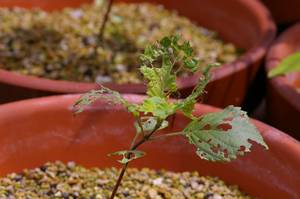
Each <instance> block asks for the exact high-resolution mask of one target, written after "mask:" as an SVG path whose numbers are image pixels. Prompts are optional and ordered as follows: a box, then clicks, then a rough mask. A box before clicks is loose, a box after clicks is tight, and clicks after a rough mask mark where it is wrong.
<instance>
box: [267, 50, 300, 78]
mask: <svg viewBox="0 0 300 199" xmlns="http://www.w3.org/2000/svg"><path fill="white" fill-rule="evenodd" d="M296 71H300V52H296V53H294V54H291V55H289V56H287V57H286V58H285V59H283V60H282V62H280V64H278V66H276V67H275V68H274V69H272V70H271V71H270V72H269V73H268V77H269V78H273V77H276V76H279V75H285V74H288V73H291V72H296Z"/></svg>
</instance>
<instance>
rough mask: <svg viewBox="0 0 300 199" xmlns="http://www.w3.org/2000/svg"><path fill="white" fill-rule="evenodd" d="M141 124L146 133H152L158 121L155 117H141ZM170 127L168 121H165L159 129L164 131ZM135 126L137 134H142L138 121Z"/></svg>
mask: <svg viewBox="0 0 300 199" xmlns="http://www.w3.org/2000/svg"><path fill="white" fill-rule="evenodd" d="M141 124H142V128H143V131H144V132H152V131H153V130H154V128H155V127H156V124H157V119H156V118H155V117H141ZM168 125H169V123H168V121H166V120H164V121H163V122H162V123H161V126H160V127H159V129H158V130H161V129H164V128H166V127H168ZM134 126H135V128H136V130H137V133H141V132H142V130H141V127H140V125H139V124H138V122H137V121H135V123H134Z"/></svg>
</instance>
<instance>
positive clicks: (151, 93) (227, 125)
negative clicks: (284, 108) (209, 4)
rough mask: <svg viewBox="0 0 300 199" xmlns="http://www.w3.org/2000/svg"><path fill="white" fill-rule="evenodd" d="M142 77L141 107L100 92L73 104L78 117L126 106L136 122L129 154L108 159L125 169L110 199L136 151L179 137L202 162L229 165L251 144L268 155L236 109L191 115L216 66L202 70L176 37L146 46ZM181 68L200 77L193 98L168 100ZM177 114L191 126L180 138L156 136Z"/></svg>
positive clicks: (189, 49)
mask: <svg viewBox="0 0 300 199" xmlns="http://www.w3.org/2000/svg"><path fill="white" fill-rule="evenodd" d="M140 59H141V67H140V72H141V73H142V75H143V77H144V79H145V80H146V84H147V96H146V98H145V99H144V100H143V102H142V103H140V104H133V103H130V102H129V101H127V100H126V99H125V98H123V97H122V95H120V94H119V93H118V92H116V91H113V90H110V89H109V88H106V87H103V86H101V88H100V89H99V90H92V91H90V92H88V93H86V94H83V95H82V96H81V97H80V99H79V100H78V101H77V102H76V103H75V105H74V106H75V109H76V112H77V113H79V112H82V111H83V110H84V107H85V106H87V105H90V104H92V103H93V102H95V101H96V100H98V99H101V100H104V101H106V102H107V103H111V104H120V105H122V106H124V107H125V108H126V109H127V111H128V112H129V113H131V114H132V115H133V116H134V118H135V121H134V124H133V125H134V126H135V130H136V131H135V135H134V138H133V140H132V142H131V144H130V147H129V149H127V150H121V151H117V152H114V153H111V154H109V156H114V155H120V156H121V157H122V158H121V159H120V160H119V162H120V163H121V164H122V165H123V167H122V169H121V172H120V174H119V177H118V179H117V182H116V184H115V187H114V189H113V191H112V193H111V197H110V198H111V199H113V198H114V197H115V195H116V193H117V190H118V187H119V186H120V184H121V181H122V178H123V176H124V174H125V171H126V168H127V167H128V165H129V163H130V162H131V161H133V160H135V159H137V158H141V157H143V156H144V155H145V152H144V151H140V150H138V149H139V147H140V146H141V145H143V144H144V143H146V142H149V141H153V144H155V142H154V141H155V140H158V139H164V138H170V137H173V136H182V137H184V138H185V139H188V141H189V142H190V144H192V145H194V146H195V149H196V154H197V155H198V156H199V157H200V158H201V159H204V160H208V161H213V162H216V161H223V162H228V161H231V160H234V159H236V158H237V157H238V156H242V155H244V154H245V153H246V152H250V149H251V146H252V142H256V143H257V144H260V145H262V146H263V147H264V148H266V149H268V146H267V144H266V143H265V142H264V140H263V138H262V136H261V135H260V133H259V132H258V130H257V129H256V127H255V126H254V125H253V124H252V123H251V122H250V120H249V118H248V116H247V114H246V112H244V111H242V110H241V108H239V107H234V106H228V107H227V108H225V109H224V110H222V111H220V112H214V113H209V114H206V115H202V116H200V117H198V116H195V115H193V110H194V106H195V103H196V101H197V99H198V98H199V97H200V96H201V95H203V94H204V92H205V90H204V89H205V86H206V85H207V83H208V82H209V79H210V69H211V68H212V67H214V66H215V65H216V64H211V65H208V66H206V67H202V66H201V62H200V60H198V59H197V58H196V57H195V56H194V53H193V48H192V47H191V45H190V43H189V42H187V41H182V40H181V39H180V37H179V36H171V37H164V38H163V39H161V40H160V41H157V42H156V43H155V44H153V45H149V46H148V47H146V49H145V50H144V53H143V54H142V55H141V56H140ZM180 68H184V69H186V70H189V71H190V72H191V73H196V72H197V71H198V72H199V71H202V73H201V74H202V75H201V76H200V78H199V81H198V83H197V85H196V86H195V88H194V89H193V91H192V92H191V94H190V95H189V96H188V97H186V98H185V99H181V100H171V96H172V95H175V94H176V93H177V92H178V88H177V85H176V79H177V72H178V70H179V69H180ZM176 112H181V113H182V114H184V116H185V117H187V118H189V119H190V120H191V121H190V123H189V124H188V125H187V126H186V127H185V128H184V129H183V130H182V131H180V132H168V133H161V132H160V130H161V129H164V128H166V127H168V126H169V125H170V124H169V122H168V118H170V117H172V116H174V115H175V114H176Z"/></svg>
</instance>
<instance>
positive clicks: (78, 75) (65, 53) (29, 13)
mask: <svg viewBox="0 0 300 199" xmlns="http://www.w3.org/2000/svg"><path fill="white" fill-rule="evenodd" d="M97 2H98V5H96V4H90V5H83V6H82V7H80V8H65V9H63V10H60V11H54V12H51V13H48V12H46V11H43V10H41V9H37V8H34V9H32V10H28V9H23V8H17V7H15V8H0V68H3V69H6V70H10V71H16V72H18V73H21V74H26V75H34V76H38V77H45V78H50V79H59V80H72V81H84V82H95V81H98V82H100V83H108V82H115V83H120V84H122V83H138V82H141V77H140V75H139V74H138V72H137V67H138V66H139V61H138V60H139V59H138V55H139V54H140V53H141V52H142V51H143V49H144V48H145V46H146V45H147V44H149V43H150V42H151V43H152V42H155V41H157V40H159V39H161V38H162V37H163V36H170V35H174V34H179V35H181V36H182V38H183V39H184V40H189V41H191V43H192V46H193V47H194V48H195V49H196V55H197V56H198V57H199V58H200V59H201V60H202V62H203V63H202V64H203V65H206V64H208V63H215V62H219V63H228V62H232V61H234V60H235V59H237V57H238V54H239V52H238V51H239V50H238V49H237V48H235V47H234V45H233V44H230V43H224V42H223V41H222V40H221V39H220V38H219V37H218V35H217V33H215V32H213V31H210V30H208V29H206V28H203V27H199V26H197V25H196V24H195V23H193V22H191V21H190V20H189V19H187V18H185V17H182V16H179V15H178V14H177V13H176V12H175V11H169V10H167V9H165V8H164V7H163V6H161V5H152V4H149V3H139V4H133V3H131V4H125V3H116V4H114V5H113V8H112V12H111V14H110V20H109V22H108V24H107V26H106V29H105V33H104V40H103V41H100V40H99V37H98V34H99V29H100V24H101V22H102V19H103V15H104V11H105V9H106V3H105V2H106V1H103V0H102V1H97ZM101 2H102V3H101ZM181 75H188V74H187V73H186V72H182V74H181Z"/></svg>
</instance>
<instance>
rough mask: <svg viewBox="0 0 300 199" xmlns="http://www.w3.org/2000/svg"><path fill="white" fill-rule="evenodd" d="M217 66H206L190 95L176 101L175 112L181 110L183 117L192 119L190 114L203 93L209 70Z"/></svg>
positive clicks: (208, 78)
mask: <svg viewBox="0 0 300 199" xmlns="http://www.w3.org/2000/svg"><path fill="white" fill-rule="evenodd" d="M215 66H218V64H210V65H208V66H207V67H206V68H205V69H204V70H203V73H202V77H200V78H199V81H198V83H197V85H196V87H195V88H194V90H193V91H192V93H191V94H190V95H189V96H188V97H187V98H185V99H184V100H181V101H178V102H177V103H176V108H175V109H176V110H181V111H182V112H183V113H184V115H185V116H187V117H189V118H191V119H193V118H194V117H193V116H192V112H193V109H194V106H195V103H196V102H197V98H198V97H200V96H201V95H202V94H203V93H204V89H205V87H206V85H207V84H208V82H209V80H210V73H209V72H210V70H211V68H213V67H215Z"/></svg>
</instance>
